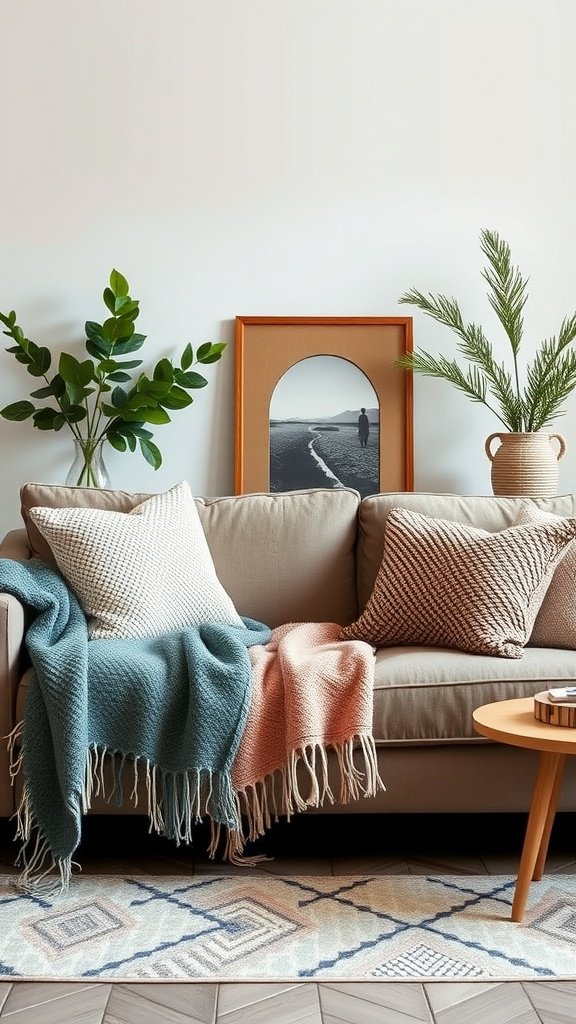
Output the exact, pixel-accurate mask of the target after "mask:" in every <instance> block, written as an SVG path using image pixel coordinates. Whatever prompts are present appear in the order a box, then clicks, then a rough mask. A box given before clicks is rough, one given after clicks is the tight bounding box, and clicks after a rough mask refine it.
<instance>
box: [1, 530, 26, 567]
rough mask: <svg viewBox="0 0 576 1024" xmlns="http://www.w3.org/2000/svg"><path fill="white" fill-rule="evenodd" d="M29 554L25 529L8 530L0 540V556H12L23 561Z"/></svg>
mask: <svg viewBox="0 0 576 1024" xmlns="http://www.w3.org/2000/svg"><path fill="white" fill-rule="evenodd" d="M30 556H31V551H30V545H29V543H28V534H27V533H26V530H10V532H9V533H7V534H6V536H5V537H4V539H3V540H2V541H1V542H0V558H13V559H15V560H16V561H18V562H24V561H25V560H26V559H28V558H30Z"/></svg>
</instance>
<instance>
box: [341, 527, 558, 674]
mask: <svg viewBox="0 0 576 1024" xmlns="http://www.w3.org/2000/svg"><path fill="white" fill-rule="evenodd" d="M574 537H576V519H559V518H558V517H556V521H555V522H546V523H533V524H530V525H526V526H512V527H509V528H508V529H507V530H502V531H500V532H498V533H490V532H488V531H487V530H480V529H477V528H475V527H472V526H467V525H464V524H462V523H454V522H450V521H448V520H446V519H432V518H430V517H429V516H425V515H421V514H420V513H418V512H410V511H408V510H407V509H402V508H395V509H392V511H391V512H390V514H389V516H388V520H387V523H386V529H385V533H384V557H383V559H382V564H381V566H380V569H379V571H378V576H377V577H376V582H375V584H374V590H373V592H372V595H371V597H370V598H369V600H368V603H367V605H366V608H365V609H364V611H363V612H362V614H361V615H360V617H359V618H358V619H357V620H356V621H355V622H353V623H352V624H351V625H350V626H347V627H346V628H345V629H343V630H342V633H341V639H343V640H365V641H367V642H368V643H371V644H372V645H373V646H376V647H390V646H395V645H402V644H404V645H414V644H423V645H430V646H433V647H455V648H458V649H460V650H463V651H470V652H471V653H474V654H490V655H497V656H499V657H503V658H521V657H522V653H523V648H524V646H525V644H526V643H527V641H528V638H529V636H530V633H531V631H532V626H533V624H534V620H535V618H536V615H537V613H538V609H539V608H540V605H541V603H542V600H543V598H544V594H545V592H546V588H547V586H548V584H549V581H550V579H551V578H552V574H553V572H554V569H555V568H556V566H557V564H558V562H559V560H560V559H561V557H562V555H563V554H564V552H565V550H566V548H567V546H568V545H569V544H570V542H571V541H572V540H573V538H574Z"/></svg>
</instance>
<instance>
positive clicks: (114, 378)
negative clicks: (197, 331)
mask: <svg viewBox="0 0 576 1024" xmlns="http://www.w3.org/2000/svg"><path fill="white" fill-rule="evenodd" d="M103 299H104V304H105V306H106V308H107V310H108V311H109V313H110V316H109V317H108V318H107V319H105V320H104V322H103V323H96V322H95V321H93V320H88V321H87V322H86V325H85V330H86V340H85V347H86V352H87V354H88V356H91V357H92V358H87V359H83V360H80V359H77V358H76V357H75V356H73V355H69V354H68V353H66V352H62V354H61V355H60V357H59V360H58V369H57V372H56V373H54V374H52V375H50V369H51V367H52V354H51V352H50V350H49V349H48V348H45V347H43V346H40V345H36V344H35V343H34V342H33V341H30V339H29V338H27V337H26V336H25V334H24V331H23V330H22V328H21V327H19V325H18V323H17V317H16V313H15V312H14V310H12V311H11V312H10V313H0V322H1V323H2V324H3V325H4V328H5V330H4V332H3V333H4V334H6V335H8V337H10V338H12V340H13V341H14V345H12V346H11V347H10V348H8V349H7V351H8V352H11V353H12V354H13V355H14V357H15V358H16V359H17V360H18V362H19V363H22V364H23V365H24V366H25V367H26V369H27V371H28V373H29V374H30V375H31V376H32V377H35V378H37V379H38V380H39V381H40V380H43V381H44V383H43V385H42V387H40V388H38V389H37V390H36V391H32V392H31V394H30V397H31V398H33V399H34V400H35V402H31V401H22V402H14V403H12V404H11V405H7V406H5V408H3V409H0V415H1V416H3V417H4V419H7V420H27V419H30V418H32V420H33V423H34V426H35V427H37V428H38V430H61V429H62V427H64V426H67V427H69V428H70V430H71V431H72V434H73V435H74V437H75V438H76V440H77V442H78V444H79V445H80V446H81V449H82V452H83V463H84V465H83V467H82V470H81V472H80V474H79V478H78V479H77V480H75V481H74V482H75V483H77V484H86V485H88V486H90V485H94V484H95V483H96V479H95V474H94V461H95V457H96V454H97V452H98V449H99V448H100V446H101V445H102V444H103V442H104V441H108V442H109V443H110V444H111V445H112V447H113V448H115V449H116V450H117V451H119V452H124V451H126V450H129V451H131V452H134V451H136V448H137V447H138V448H139V449H140V452H141V453H142V455H143V456H144V458H145V459H146V461H147V462H148V463H150V465H151V466H153V467H154V469H158V468H159V467H160V465H161V464H162V455H161V453H160V450H159V448H158V447H157V446H156V445H155V444H154V443H153V441H152V436H153V433H152V431H151V430H148V428H147V424H151V425H153V426H160V425H162V424H163V423H169V422H170V412H174V411H176V410H178V409H185V408H186V407H187V406H188V405H190V404H191V403H192V401H193V398H192V395H191V394H190V393H189V392H191V391H194V390H196V389H197V388H203V387H206V385H207V383H208V381H207V380H206V378H205V377H203V376H202V375H201V374H200V373H197V372H196V371H195V370H192V369H191V367H192V366H194V365H196V364H197V363H200V364H204V365H206V364H208V363H215V362H217V361H218V360H219V359H220V358H221V356H222V352H223V351H224V349H225V348H226V345H225V344H224V343H218V344H211V343H209V342H208V343H206V344H204V345H200V347H199V348H198V349H197V351H196V354H194V351H193V349H192V346H191V345H186V347H185V349H184V351H183V352H182V354H181V355H180V357H179V360H178V366H174V365H173V363H172V360H170V359H160V360H159V362H157V363H156V365H155V366H154V369H153V370H152V374H151V375H150V376H149V375H148V374H146V373H143V372H139V373H138V374H137V375H136V376H135V378H134V379H133V371H134V370H136V369H137V367H139V366H141V365H142V360H141V359H126V358H125V357H126V356H128V355H130V354H131V353H133V352H137V351H138V350H139V349H141V348H142V346H143V344H144V342H145V340H146V335H144V334H137V333H136V331H135V327H134V325H135V322H136V320H137V318H138V315H139V312H140V309H139V303H138V300H137V299H133V298H131V296H130V294H129V285H128V282H127V280H126V278H125V277H123V276H122V274H120V273H119V272H118V271H117V270H113V271H112V273H111V274H110V281H109V285H108V287H106V288H105V289H104V293H103ZM46 400H47V401H48V404H44V402H45V401H46ZM35 403H36V404H35ZM169 411H170V412H169Z"/></svg>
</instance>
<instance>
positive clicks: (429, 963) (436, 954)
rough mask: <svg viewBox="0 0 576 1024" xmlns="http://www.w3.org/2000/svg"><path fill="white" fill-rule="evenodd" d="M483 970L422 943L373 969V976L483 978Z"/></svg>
mask: <svg viewBox="0 0 576 1024" xmlns="http://www.w3.org/2000/svg"><path fill="white" fill-rule="evenodd" d="M482 974H483V972H482V970H481V968H480V967H477V966H475V965H474V964H471V963H467V962H465V961H464V960H454V959H453V958H452V957H449V956H446V955H445V954H444V953H442V952H440V950H438V949H431V948H430V946H424V945H423V944H422V943H421V944H420V945H419V946H415V947H414V949H411V950H409V951H408V952H407V953H403V954H402V956H397V957H394V959H393V960H388V961H387V962H386V963H384V964H382V965H381V966H380V967H376V968H375V969H374V970H373V971H372V977H373V978H481V977H482Z"/></svg>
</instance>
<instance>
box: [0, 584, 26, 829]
mask: <svg viewBox="0 0 576 1024" xmlns="http://www.w3.org/2000/svg"><path fill="white" fill-rule="evenodd" d="M23 641H24V608H23V606H22V605H21V604H20V601H18V599H17V598H15V597H13V596H12V594H0V816H4V815H11V814H13V813H14V792H13V789H12V786H11V785H10V774H9V770H8V767H9V758H8V749H7V743H6V737H7V736H8V734H9V733H10V732H11V731H12V729H13V728H14V725H15V724H16V723H15V722H14V709H15V706H16V691H17V688H18V683H19V680H20V675H21V650H22V644H23Z"/></svg>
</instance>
